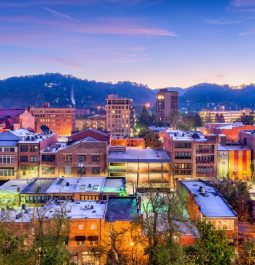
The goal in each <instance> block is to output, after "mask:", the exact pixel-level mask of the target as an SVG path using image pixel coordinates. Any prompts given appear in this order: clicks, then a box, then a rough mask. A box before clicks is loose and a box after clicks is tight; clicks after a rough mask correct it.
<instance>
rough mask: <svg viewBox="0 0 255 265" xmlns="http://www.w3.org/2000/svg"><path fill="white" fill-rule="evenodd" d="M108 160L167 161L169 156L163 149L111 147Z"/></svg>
mask: <svg viewBox="0 0 255 265" xmlns="http://www.w3.org/2000/svg"><path fill="white" fill-rule="evenodd" d="M108 161H109V162H138V161H139V162H152V163H157V162H168V163H170V158H169V156H168V155H167V153H166V151H165V150H163V149H151V148H145V149H142V148H136V147H127V148H125V149H123V150H116V151H115V150H114V149H111V151H110V152H109V155H108Z"/></svg>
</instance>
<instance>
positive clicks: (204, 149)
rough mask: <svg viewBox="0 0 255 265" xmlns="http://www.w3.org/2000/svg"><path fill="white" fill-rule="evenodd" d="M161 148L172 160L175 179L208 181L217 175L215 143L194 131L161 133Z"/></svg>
mask: <svg viewBox="0 0 255 265" xmlns="http://www.w3.org/2000/svg"><path fill="white" fill-rule="evenodd" d="M162 137H163V148H164V149H165V150H166V151H167V153H168V154H169V156H170V157H171V159H172V167H173V176H174V178H175V179H191V178H192V179H194V178H201V179H210V178H215V177H216V173H217V141H216V137H215V136H213V135H211V136H210V135H207V136H205V135H203V134H202V133H201V132H194V131H178V130H177V131H167V132H163V133H162Z"/></svg>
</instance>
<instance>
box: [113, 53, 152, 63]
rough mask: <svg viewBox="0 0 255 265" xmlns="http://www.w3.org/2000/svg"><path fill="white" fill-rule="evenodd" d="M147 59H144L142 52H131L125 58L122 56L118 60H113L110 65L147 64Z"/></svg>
mask: <svg viewBox="0 0 255 265" xmlns="http://www.w3.org/2000/svg"><path fill="white" fill-rule="evenodd" d="M148 61H150V59H149V58H147V57H146V55H145V53H144V52H143V51H137V52H133V53H131V54H129V55H127V56H123V57H121V58H119V59H116V60H113V61H112V62H111V63H110V64H126V63H134V62H148Z"/></svg>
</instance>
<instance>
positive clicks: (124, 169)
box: [108, 146, 172, 194]
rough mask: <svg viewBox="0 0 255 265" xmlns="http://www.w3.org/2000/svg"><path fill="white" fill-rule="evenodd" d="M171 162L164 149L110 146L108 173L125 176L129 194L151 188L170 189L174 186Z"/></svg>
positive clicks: (114, 175)
mask: <svg viewBox="0 0 255 265" xmlns="http://www.w3.org/2000/svg"><path fill="white" fill-rule="evenodd" d="M170 163H171V160H170V158H169V156H168V155H167V153H166V152H165V151H164V150H158V149H150V148H146V149H142V148H139V147H138V148H135V147H124V146H121V147H117V146H116V147H110V149H109V154H108V175H109V176H110V177H119V176H124V177H125V178H126V185H127V192H128V193H129V194H134V193H135V191H136V190H147V189H150V188H155V189H159V190H160V189H162V190H169V189H170V188H171V187H172V181H171V166H170Z"/></svg>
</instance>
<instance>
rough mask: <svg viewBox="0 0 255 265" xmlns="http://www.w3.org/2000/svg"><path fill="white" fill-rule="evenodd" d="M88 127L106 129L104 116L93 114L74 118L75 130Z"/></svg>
mask: <svg viewBox="0 0 255 265" xmlns="http://www.w3.org/2000/svg"><path fill="white" fill-rule="evenodd" d="M89 128H93V129H96V130H101V131H106V116H105V115H93V116H90V117H86V118H83V117H79V118H76V120H75V130H77V131H82V130H85V129H89Z"/></svg>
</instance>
